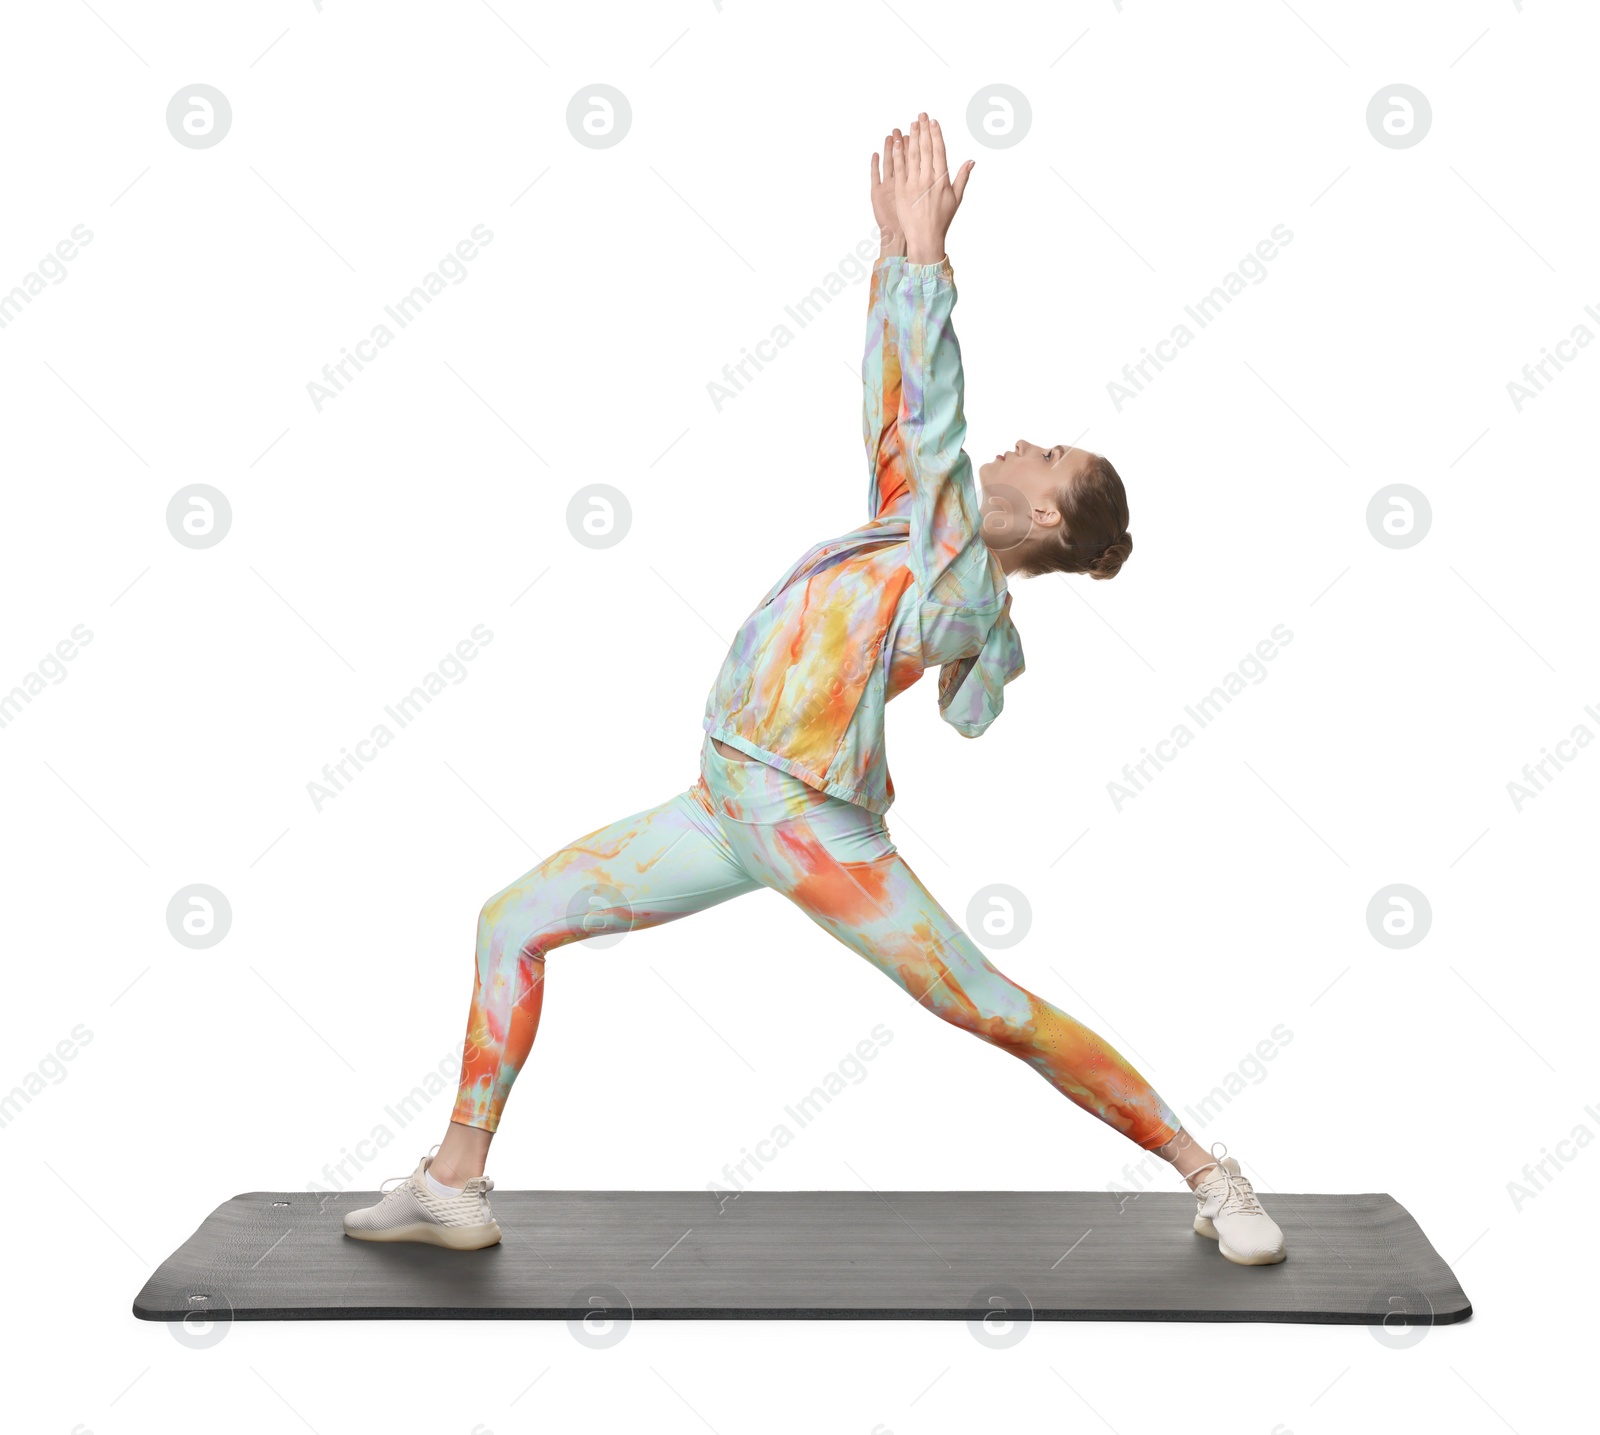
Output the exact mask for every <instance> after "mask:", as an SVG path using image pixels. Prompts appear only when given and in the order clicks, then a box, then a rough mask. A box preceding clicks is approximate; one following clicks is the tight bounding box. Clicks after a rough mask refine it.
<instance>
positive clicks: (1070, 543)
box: [345, 114, 1284, 1265]
mask: <svg viewBox="0 0 1600 1435" xmlns="http://www.w3.org/2000/svg"><path fill="white" fill-rule="evenodd" d="M971 173H972V162H971V161H970V160H969V161H968V162H967V163H966V164H965V165H964V166H962V168H961V171H960V173H959V174H957V175H956V176H955V179H954V181H952V180H951V177H950V175H949V173H948V170H947V169H946V165H945V150H944V139H943V136H942V135H941V133H940V130H939V126H938V125H937V124H936V123H932V122H930V121H929V119H928V117H927V115H926V114H923V115H921V116H919V118H918V119H917V121H916V122H915V123H914V124H913V125H912V126H911V131H910V133H909V135H906V136H902V135H901V133H900V131H899V130H896V131H895V132H894V134H893V135H892V136H889V137H886V138H885V140H884V154H883V169H882V175H881V177H880V174H879V163H878V156H877V155H873V157H872V204H873V211H874V213H875V215H876V217H877V220H878V224H879V227H880V229H881V231H882V234H883V249H882V252H881V254H880V256H879V259H878V262H877V264H876V265H875V266H874V268H873V271H872V281H871V287H870V297H869V304H868V313H867V348H866V360H865V366H864V372H863V377H864V380H865V385H866V394H865V409H864V414H863V429H864V434H865V438H866V447H867V466H868V503H867V521H866V522H865V523H864V524H862V526H861V527H859V528H857V529H855V530H854V531H853V532H850V533H847V534H845V535H844V536H843V537H840V538H834V539H830V540H829V541H828V542H826V543H821V544H818V545H817V546H816V547H814V548H812V549H811V550H810V551H809V552H808V553H806V554H805V555H804V556H803V557H802V558H801V559H800V560H799V562H797V563H796V564H795V565H794V566H793V567H792V568H790V569H789V571H788V572H787V573H785V574H784V575H783V577H782V578H780V579H779V580H778V582H777V583H776V584H775V585H774V586H773V588H772V590H771V591H770V592H769V593H768V594H767V595H766V597H765V598H763V599H762V601H761V603H760V605H759V606H758V607H757V608H756V610H755V611H754V612H753V613H752V614H751V615H750V616H749V618H747V619H746V620H745V623H744V625H743V627H742V628H740V630H739V634H738V636H737V637H736V638H735V639H734V641H733V646H732V647H731V648H730V649H729V651H728V655H727V657H726V659H725V660H724V662H723V665H722V671H721V672H720V673H719V674H718V676H717V680H716V683H715V684H714V686H713V687H712V689H711V694H710V697H709V699H708V701H707V704H706V711H705V720H704V727H705V731H706V737H705V741H704V745H703V747H702V749H701V755H700V777H699V780H698V781H697V782H696V783H695V785H694V786H693V787H691V788H690V789H689V790H688V791H687V792H683V793H679V794H678V795H677V796H675V797H673V798H672V799H671V800H670V801H667V802H664V803H662V804H661V805H660V806H658V807H652V808H648V809H647V810H645V811H643V812H639V813H636V814H635V815H634V816H632V817H627V818H624V819H623V820H622V821H620V822H614V823H612V824H611V825H610V826H609V827H602V828H601V829H599V830H598V831H597V832H592V833H590V834H589V835H588V836H587V837H583V838H580V839H579V840H578V841H577V842H574V843H573V844H572V845H571V846H569V847H567V848H565V849H563V850H562V851H560V852H558V853H556V854H555V855H554V856H553V857H551V858H549V859H548V860H547V861H545V862H542V863H540V864H539V866H538V867H536V868H534V870H533V871H531V872H529V873H528V874H527V875H526V876H524V877H522V878H521V879H519V880H518V881H517V882H514V883H513V884H512V885H511V886H509V887H507V888H506V889H505V890H504V891H503V892H500V893H498V894H497V895H496V896H494V897H491V898H490V899H489V901H488V902H487V903H486V904H485V905H484V908H483V911H482V913H481V914H480V916H479V919H478V950H477V977H476V981H475V984H474V987H473V994H472V1007H471V1012H470V1014H469V1019H468V1024H467V1039H466V1049H465V1052H464V1055H463V1059H462V1070H461V1085H460V1090H459V1093H458V1096H457V1099H456V1104H455V1109H454V1111H453V1113H452V1116H451V1122H450V1125H449V1127H448V1128H447V1130H446V1133H445V1137H444V1140H443V1142H442V1143H441V1144H440V1146H439V1147H438V1148H437V1149H438V1154H437V1155H432V1156H424V1157H423V1158H422V1159H421V1160H420V1161H419V1162H418V1164H417V1168H416V1170H415V1171H413V1172H412V1174H411V1175H410V1176H408V1177H405V1178H404V1180H403V1182H402V1184H401V1185H399V1186H398V1187H396V1188H395V1189H394V1190H393V1191H391V1192H390V1193H389V1194H388V1195H386V1196H385V1197H384V1199H383V1200H382V1201H380V1202H379V1203H378V1204H377V1205H375V1206H370V1207H367V1208H366V1209H364V1210H360V1211H353V1212H351V1213H350V1214H349V1215H348V1216H346V1217H345V1230H346V1232H347V1233H348V1234H349V1235H351V1236H356V1237H359V1238H361V1239H363V1240H375V1241H427V1242H431V1243H433V1244H435V1245H442V1246H447V1247H451V1248H454V1249H457V1250H472V1249H477V1248H479V1247H482V1246H486V1245H492V1244H493V1243H494V1242H496V1241H498V1240H499V1239H500V1228H499V1226H498V1225H497V1224H496V1223H495V1220H494V1217H493V1215H492V1214H491V1212H490V1209H489V1203H488V1199H487V1198H488V1193H489V1191H490V1190H492V1189H493V1182H492V1181H490V1180H489V1179H488V1178H487V1177H486V1176H484V1175H483V1170H484V1164H485V1161H486V1158H487V1154H488V1150H489V1143H490V1141H491V1139H492V1137H493V1134H494V1132H495V1131H496V1129H497V1128H498V1127H499V1125H500V1119H501V1113H502V1111H503V1109H504V1106H505V1102H506V1097H507V1096H508V1094H509V1093H510V1091H511V1085H512V1082H513V1081H514V1080H515V1079H516V1076H517V1073H518V1072H519V1071H520V1070H521V1069H522V1066H523V1064H524V1063H525V1062H526V1060H527V1058H528V1053H529V1050H530V1048H531V1047H532V1044H533V1039H534V1034H535V1033H536V1032H537V1030H538V1026H539V1014H540V1010H541V1007H542V1005H543V1001H544V977H545V963H546V959H547V958H548V957H549V955H550V953H551V952H553V951H554V950H555V949H556V948H558V947H561V946H565V945H566V944H567V943H569V942H577V941H581V940H583V939H584V938H585V937H590V936H595V935H598V934H600V933H602V932H616V931H632V930H636V929H638V928H641V927H652V926H658V925H660V924H661V923H663V922H669V921H672V920H673V919H674V918H677V917H684V916H687V915H689V913H691V912H700V911H704V910H705V909H706V908H707V907H711V906H714V905H715V904H717V903H718V902H725V901H727V900H728V899H729V898H730V897H737V896H740V895H742V894H743V893H746V892H753V891H755V890H756V889H757V888H758V887H770V888H772V889H773V890H775V891H778V892H781V893H783V895H784V896H786V897H788V898H789V900H790V901H792V902H794V903H795V904H796V905H797V906H798V907H800V908H801V910H802V911H804V912H805V913H806V914H807V915H808V916H809V917H811V918H812V920H814V921H815V922H816V923H817V925H818V926H820V927H821V928H823V930H824V931H826V932H828V933H829V934H830V935H832V936H834V937H836V938H838V940H839V941H841V942H843V943H844V944H845V945H846V946H847V947H850V948H852V949H853V950H854V951H856V952H858V953H859V954H860V955H861V956H863V957H865V958H866V959H867V960H868V961H869V962H871V963H872V964H873V965H874V966H876V967H877V968H878V969H879V970H880V971H882V972H883V973H884V974H885V975H886V976H888V977H889V978H890V979H891V980H893V981H895V982H897V983H898V984H899V985H900V986H901V987H902V988H903V989H904V990H905V991H907V992H908V993H910V995H911V996H912V997H913V998H915V1000H916V1001H918V1002H919V1003H921V1004H922V1005H923V1006H924V1007H926V1008H927V1009H928V1010H929V1011H931V1012H933V1013H934V1014H935V1015H936V1016H940V1017H943V1018H944V1020H945V1021H947V1022H949V1023H950V1024H951V1025H952V1026H955V1027H959V1028H960V1029H961V1030H963V1031H968V1032H971V1033H973V1034H974V1035H975V1036H979V1037H982V1038H983V1039H984V1040H985V1041H988V1042H991V1043H992V1044H994V1045H995V1046H998V1047H999V1048H1001V1049H1002V1050H1004V1051H1007V1052H1010V1053H1011V1054H1012V1055H1013V1056H1015V1057H1018V1058H1020V1059H1021V1060H1022V1061H1024V1062H1026V1063H1027V1064H1028V1065H1029V1066H1031V1067H1032V1068H1033V1069H1034V1070H1035V1071H1037V1072H1038V1073H1039V1074H1040V1075H1041V1076H1042V1077H1044V1079H1045V1080H1046V1081H1048V1082H1050V1083H1051V1085H1053V1086H1054V1087H1055V1088H1056V1089H1057V1090H1058V1091H1060V1092H1061V1094H1062V1095H1063V1096H1065V1097H1066V1098H1067V1099H1068V1100H1069V1101H1072V1102H1074V1103H1075V1104H1076V1105H1078V1106H1081V1107H1082V1108H1083V1109H1084V1110H1085V1111H1088V1112H1089V1113H1090V1114H1092V1115H1094V1116H1097V1117H1099V1118H1100V1120H1102V1121H1104V1122H1106V1123H1107V1124H1109V1125H1110V1126H1112V1127H1114V1128H1115V1129H1116V1130H1117V1131H1120V1132H1121V1133H1122V1134H1123V1135H1124V1136H1126V1137H1127V1138H1128V1139H1129V1140H1130V1141H1132V1142H1134V1143H1135V1144H1136V1145H1138V1146H1140V1147H1142V1148H1144V1149H1145V1150H1148V1151H1154V1152H1156V1153H1157V1154H1158V1155H1159V1156H1161V1157H1163V1158H1164V1159H1165V1160H1167V1161H1169V1162H1171V1163H1172V1165H1173V1167H1174V1168H1175V1169H1176V1170H1177V1172H1178V1173H1179V1175H1181V1176H1183V1177H1184V1178H1185V1179H1186V1180H1187V1181H1188V1183H1189V1185H1190V1187H1191V1188H1192V1189H1193V1190H1194V1191H1195V1192H1196V1194H1197V1195H1198V1196H1199V1199H1200V1205H1199V1212H1198V1214H1197V1215H1196V1217H1195V1222H1194V1226H1195V1230H1196V1231H1198V1232H1199V1233H1200V1234H1202V1235H1206V1236H1210V1237H1212V1238H1214V1239H1217V1240H1218V1241H1219V1243H1220V1247H1221V1251H1222V1254H1223V1255H1224V1256H1226V1257H1227V1258H1228V1259H1229V1260H1231V1261H1236V1262H1238V1263H1240V1264H1243V1265H1265V1264H1270V1263H1272V1262H1276V1261H1281V1260H1282V1259H1283V1258H1284V1244H1283V1234H1282V1232H1281V1231H1280V1230H1279V1229H1278V1227H1277V1225H1276V1223H1274V1222H1273V1220H1272V1219H1271V1218H1270V1217H1269V1216H1268V1215H1267V1214H1266V1213H1265V1212H1264V1211H1263V1210H1262V1209H1261V1205H1260V1203H1259V1202H1258V1201H1257V1199H1256V1197H1255V1194H1254V1192H1253V1191H1252V1190H1251V1187H1250V1183H1249V1181H1247V1180H1246V1179H1245V1178H1244V1176H1243V1175H1242V1174H1241V1173H1240V1169H1239V1164H1238V1162H1237V1161H1236V1160H1234V1158H1232V1157H1223V1158H1220V1159H1213V1158H1211V1157H1209V1156H1208V1154H1207V1153H1206V1151H1205V1150H1204V1149H1203V1148H1202V1147H1201V1146H1200V1145H1199V1143H1198V1142H1196V1141H1195V1140H1194V1139H1193V1138H1192V1137H1190V1136H1189V1134H1188V1133H1187V1132H1185V1131H1183V1130H1182V1129H1181V1128H1180V1126H1179V1123H1178V1119H1177V1117H1176V1116H1175V1115H1174V1114H1173V1112H1172V1111H1171V1109H1170V1108H1169V1107H1168V1106H1167V1104H1166V1102H1164V1101H1163V1100H1162V1099H1161V1097H1160V1096H1158V1095H1157V1094H1156V1092H1155V1091H1153V1090H1152V1089H1151V1087H1150V1085H1149V1083H1148V1082H1147V1081H1145V1079H1144V1078H1143V1077H1142V1076H1141V1075H1140V1074H1139V1073H1138V1072H1137V1071H1136V1070H1134V1068H1133V1067H1132V1066H1130V1065H1129V1064H1128V1062H1127V1061H1126V1060H1125V1059H1124V1058H1123V1057H1122V1056H1121V1055H1120V1054H1119V1053H1118V1052H1117V1051H1116V1050H1115V1049H1113V1048H1112V1046H1111V1045H1110V1044H1109V1043H1108V1042H1106V1041H1104V1040H1103V1039H1101V1038H1100V1037H1099V1036H1097V1035H1096V1034H1095V1033H1094V1032H1092V1031H1090V1030H1089V1029H1088V1028H1087V1027H1084V1026H1082V1025H1080V1024H1079V1023H1078V1022H1076V1021H1074V1020H1073V1019H1072V1018H1071V1017H1070V1016H1068V1015H1067V1014H1066V1013H1065V1012H1063V1011H1060V1010H1059V1009H1058V1008H1056V1007H1054V1006H1052V1005H1051V1004H1050V1003H1049V1002H1047V1001H1045V1000H1044V999H1043V998H1042V997H1038V996H1035V995H1034V994H1033V993H1032V992H1030V991H1026V990H1024V989H1023V988H1022V987H1019V986H1018V985H1017V984H1016V983H1015V982H1013V981H1011V980H1010V979H1009V978H1008V977H1006V976H1005V975H1004V974H1003V973H1002V972H1000V971H998V970H997V969H996V968H995V967H994V966H993V965H992V964H991V963H990V962H989V961H988V959H987V958H986V957H985V956H984V955H983V953H982V952H980V951H979V950H978V949H977V947H975V946H974V945H973V943H972V941H971V939H970V938H969V937H968V936H967V934H966V933H965V932H964V931H962V929H961V928H960V927H959V926H958V925H957V924H956V923H955V922H954V921H953V920H952V919H951V918H950V917H949V916H947V915H946V913H945V912H944V910H943V909H942V908H941V907H940V906H939V903H938V902H937V901H935V900H934V898H933V896H932V895H931V894H930V893H929V891H928V889H927V888H926V887H924V886H923V885H922V883H921V881H919V880H918V878H917V876H916V874H915V873H914V872H912V870H911V868H910V867H909V866H908V865H907V864H906V861H905V859H904V858H903V857H901V856H900V855H899V854H898V853H897V852H896V850H895V846H894V843H893V842H892V841H890V839H889V833H888V829H887V828H886V826H885V824H884V816H883V814H884V813H885V812H886V811H887V810H888V808H889V805H890V804H891V803H892V802H893V800H894V784H893V783H892V782H891V781H890V778H889V770H888V766H887V764H886V762H885V759H884V751H883V719H884V707H885V705H886V704H887V703H888V702H889V700H890V699H891V698H893V697H895V696H897V695H898V694H900V693H902V692H904V691H905V690H906V689H907V688H908V687H910V686H911V685H912V684H913V683H915V682H916V681H917V680H918V678H920V677H921V676H922V674H923V672H924V671H925V670H926V669H928V668H931V667H937V668H938V669H939V681H938V700H939V712H940V715H941V716H942V717H943V718H944V720H945V721H946V722H948V723H950V724H951V726H952V727H954V728H955V729H956V730H957V731H958V732H960V733H962V734H963V735H964V736H967V737H977V736H979V735H980V734H981V733H983V732H984V731H985V730H986V729H987V728H988V727H989V725H990V724H991V723H992V722H993V721H994V719H995V718H996V716H997V715H998V714H999V712H1000V709H1001V705H1002V703H1003V701H1004V688H1005V685H1006V684H1007V683H1008V682H1010V681H1011V680H1012V679H1013V678H1016V677H1017V676H1019V675H1020V674H1021V672H1022V669H1023V662H1022V647H1021V644H1020V642H1019V640H1018V637H1017V631H1016V629H1015V628H1014V627H1013V626H1012V622H1011V594H1010V592H1009V591H1008V587H1007V581H1008V579H1009V578H1010V577H1011V576H1012V575H1024V576H1025V575H1029V574H1036V573H1051V572H1059V573H1088V574H1090V575H1091V576H1092V577H1094V578H1101V579H1104V578H1111V577H1114V576H1115V575H1116V573H1117V571H1118V569H1119V568H1120V567H1121V566H1122V563H1123V561H1124V560H1125V559H1126V558H1127V557H1128V555H1129V553H1130V552H1131V551H1132V547H1133V545H1132V541H1131V540H1130V538H1129V536H1128V506H1127V497H1126V495H1125V493H1124V492H1123V487H1122V481H1121V479H1120V478H1119V477H1118V476H1117V472H1116V470H1115V469H1114V468H1112V466H1111V465H1110V464H1109V463H1108V462H1107V461H1106V460H1105V459H1104V458H1102V457H1100V456H1099V455H1097V454H1091V453H1086V452H1085V451H1083V450H1082V449H1076V448H1071V447H1069V446H1067V445H1064V444H1057V445H1054V446H1052V447H1050V448H1039V447H1038V446H1036V445H1034V444H1031V443H1026V442H1023V441H1021V440H1019V441H1018V443H1017V445H1016V447H1015V448H1014V449H1012V450H1011V451H1010V452H1009V453H1003V454H997V455H996V456H995V458H994V460H993V461H992V462H991V463H987V464H985V465H984V466H983V468H982V469H981V470H980V472H981V474H982V476H983V479H984V485H985V507H984V510H983V511H982V512H980V510H979V506H978V501H977V495H976V492H975V490H974V485H973V481H972V465H971V463H970V462H969V461H968V458H967V455H966V454H965V453H963V452H962V448H961V445H962V441H963V439H964V438H965V435H966V421H965V419H964V417H963V407H962V399H963V381H962V373H961V351H960V349H959V347H958V346H957V343H956V337H955V333H954V331H953V330H952V328H951V324H950V313H951V309H952V308H953V306H954V304H955V299H956V292H955V282H954V279H953V276H952V273H951V269H950V262H949V260H948V259H947V258H946V257H945V233H946V231H947V230H948V228H949V225H950V221H951V219H952V217H953V216H954V215H955V212H956V208H957V206H958V205H959V204H960V203H961V197H962V194H963V193H964V192H965V190H966V185H967V181H968V179H969V177H970V176H971Z"/></svg>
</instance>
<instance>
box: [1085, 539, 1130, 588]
mask: <svg viewBox="0 0 1600 1435" xmlns="http://www.w3.org/2000/svg"><path fill="white" fill-rule="evenodd" d="M1132 552H1133V535H1132V534H1131V533H1124V534H1123V535H1122V537H1121V538H1118V539H1115V540H1114V541H1113V542H1111V543H1108V544H1106V546H1105V547H1104V548H1103V549H1101V550H1100V553H1099V554H1098V555H1097V556H1096V557H1095V558H1093V559H1091V560H1090V562H1089V572H1090V573H1091V574H1092V575H1093V576H1094V577H1096V578H1115V577H1116V576H1117V573H1118V572H1119V571H1120V570H1121V568H1122V565H1123V564H1124V563H1126V562H1127V561H1128V555H1129V554H1130V553H1132Z"/></svg>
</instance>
